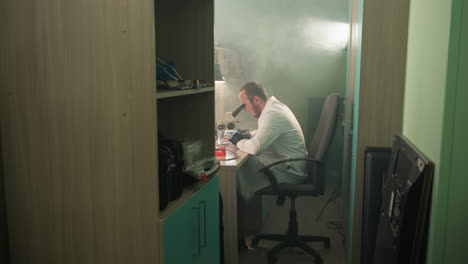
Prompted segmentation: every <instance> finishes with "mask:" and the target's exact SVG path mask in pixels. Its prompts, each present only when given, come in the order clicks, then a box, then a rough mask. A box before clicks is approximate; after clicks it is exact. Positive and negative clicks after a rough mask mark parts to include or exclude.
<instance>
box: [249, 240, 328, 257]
mask: <svg viewBox="0 0 468 264" xmlns="http://www.w3.org/2000/svg"><path fill="white" fill-rule="evenodd" d="M262 239H265V240H272V241H281V242H280V243H279V244H278V245H276V246H275V247H274V248H272V249H271V250H270V251H269V252H268V264H274V263H276V261H277V260H278V257H279V255H280V253H281V252H282V251H283V250H284V249H286V248H288V247H297V248H300V249H302V250H304V252H306V253H308V254H310V255H312V256H313V257H314V258H315V263H316V264H322V263H323V260H322V257H321V256H320V254H319V253H318V252H317V251H315V249H313V248H312V247H310V246H309V245H308V244H307V243H306V242H323V244H324V247H325V248H330V238H328V237H324V236H294V235H291V234H286V235H284V234H283V235H280V234H259V235H256V236H255V237H254V238H253V239H252V246H254V247H256V246H257V245H258V242H259V241H260V240H262Z"/></svg>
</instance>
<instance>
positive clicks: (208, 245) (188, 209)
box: [162, 176, 219, 264]
mask: <svg viewBox="0 0 468 264" xmlns="http://www.w3.org/2000/svg"><path fill="white" fill-rule="evenodd" d="M218 186H219V177H218V176H215V177H214V178H212V179H211V180H210V181H209V182H208V183H206V184H205V185H203V186H201V188H200V189H198V190H197V191H196V192H195V193H194V194H193V195H192V197H190V199H188V200H187V201H185V202H184V203H183V204H182V205H181V206H179V207H178V208H177V209H176V210H175V211H174V212H173V213H172V214H170V215H169V216H168V217H167V218H166V219H164V221H163V224H162V228H163V232H162V240H163V251H164V252H163V259H164V264H180V263H184V264H185V263H197V264H202V263H203V264H210V263H213V264H215V263H218V262H219V197H218V192H219V191H218V190H219V187H218Z"/></svg>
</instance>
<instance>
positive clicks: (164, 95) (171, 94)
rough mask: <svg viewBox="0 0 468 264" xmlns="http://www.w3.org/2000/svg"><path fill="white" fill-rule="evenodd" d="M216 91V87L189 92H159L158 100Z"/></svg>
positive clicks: (189, 90) (157, 92)
mask: <svg viewBox="0 0 468 264" xmlns="http://www.w3.org/2000/svg"><path fill="white" fill-rule="evenodd" d="M211 91H214V87H205V88H197V89H187V90H175V91H173V90H157V91H156V99H163V98H169V97H176V96H183V95H189V94H198V93H206V92H211Z"/></svg>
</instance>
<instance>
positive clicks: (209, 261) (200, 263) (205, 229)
mask: <svg viewBox="0 0 468 264" xmlns="http://www.w3.org/2000/svg"><path fill="white" fill-rule="evenodd" d="M197 198H198V201H197V202H198V204H199V207H200V213H201V219H200V223H201V231H202V232H201V242H202V243H201V256H200V258H199V259H197V262H196V263H197V264H215V263H216V264H217V263H219V260H220V255H219V178H218V177H216V178H214V179H212V180H211V181H210V182H209V183H208V184H207V186H205V188H204V189H203V190H201V191H200V194H199V196H198V197H197Z"/></svg>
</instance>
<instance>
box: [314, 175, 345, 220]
mask: <svg viewBox="0 0 468 264" xmlns="http://www.w3.org/2000/svg"><path fill="white" fill-rule="evenodd" d="M339 187H340V185H339V184H338V185H337V186H336V187H335V190H333V192H332V193H331V194H330V197H329V198H328V200H327V201H326V202H325V204H324V205H323V207H322V209H321V210H320V213H319V215H318V216H317V218H316V219H315V221H318V220H320V218H321V217H322V214H323V212H325V209H326V208H327V207H328V205H329V204H330V203H331V202H333V201H334V200H335V199H336V198H338V189H339Z"/></svg>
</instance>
